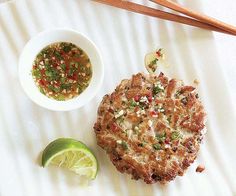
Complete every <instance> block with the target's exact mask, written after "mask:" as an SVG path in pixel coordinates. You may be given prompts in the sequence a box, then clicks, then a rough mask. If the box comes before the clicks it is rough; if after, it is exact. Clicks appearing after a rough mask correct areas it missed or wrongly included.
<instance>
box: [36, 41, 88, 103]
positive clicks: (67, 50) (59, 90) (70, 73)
mask: <svg viewBox="0 0 236 196" xmlns="http://www.w3.org/2000/svg"><path fill="white" fill-rule="evenodd" d="M32 76H33V79H34V81H35V83H36V85H37V86H38V88H39V90H40V92H41V93H43V94H45V95H46V96H48V97H49V98H53V99H55V100H58V101H64V100H67V99H72V98H74V97H77V96H78V95H79V94H81V93H82V92H83V91H84V90H85V89H86V88H87V87H88V85H89V83H90V80H91V77H92V66H91V63H90V59H89V57H88V55H87V54H86V53H85V52H84V51H83V50H82V49H81V48H79V47H77V46H76V45H74V44H72V43H68V42H60V43H53V44H51V45H49V46H47V47H45V48H43V49H42V50H41V51H40V52H39V54H38V55H37V56H36V58H35V60H34V62H33V68H32Z"/></svg>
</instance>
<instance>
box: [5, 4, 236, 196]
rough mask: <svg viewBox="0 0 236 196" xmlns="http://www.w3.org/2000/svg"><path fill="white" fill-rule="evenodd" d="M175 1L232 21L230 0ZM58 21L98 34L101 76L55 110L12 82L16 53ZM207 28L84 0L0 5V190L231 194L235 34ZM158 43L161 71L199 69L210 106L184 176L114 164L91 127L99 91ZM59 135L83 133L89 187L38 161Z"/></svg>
mask: <svg viewBox="0 0 236 196" xmlns="http://www.w3.org/2000/svg"><path fill="white" fill-rule="evenodd" d="M182 2H183V3H184V4H186V5H187V6H189V7H192V8H193V9H195V10H199V11H201V10H203V11H204V12H205V13H207V14H209V15H211V16H215V17H216V18H219V19H222V20H224V21H225V22H229V23H231V24H235V25H236V5H235V4H236V3H235V1H233V0H232V1H230V0H225V1H220V0H201V1H199V0H182ZM91 10H92V11H91ZM64 26H66V27H70V28H74V29H75V30H78V31H81V32H82V33H84V34H86V35H88V36H89V37H90V38H91V39H92V40H93V41H94V42H95V43H96V45H97V46H98V48H99V49H100V50H101V53H102V56H103V58H104V63H105V75H106V77H105V80H104V83H103V88H101V89H100V90H99V93H98V95H97V96H96V97H95V99H93V100H92V101H91V102H90V103H89V104H88V105H86V106H85V107H83V108H81V109H79V110H76V111H72V112H67V113H65V112H64V113H59V112H51V111H48V110H45V109H43V108H41V107H39V106H37V105H35V104H33V103H32V102H31V101H30V100H29V99H28V98H27V96H26V95H25V94H24V93H23V91H22V89H21V87H20V85H19V82H18V75H17V63H18V56H19V54H20V52H21V51H22V48H23V47H24V45H25V44H26V42H27V41H28V40H29V39H30V38H31V37H32V36H34V35H36V34H37V33H38V32H40V31H42V30H45V29H48V28H50V27H64ZM133 35H135V36H133ZM214 36H215V37H214V38H213V36H212V34H211V33H209V32H207V31H202V30H199V29H195V28H191V27H183V26H182V25H179V24H174V23H171V22H164V21H160V20H156V19H153V18H150V17H143V16H140V15H137V14H132V13H128V12H125V11H121V10H117V9H114V8H110V7H107V6H102V5H98V4H94V3H91V2H90V0H37V1H36V0H16V1H15V2H12V3H10V4H6V3H3V4H2V5H0V51H1V53H0V89H1V91H0V155H1V161H0V196H15V195H17V196H42V195H43V196H54V195H55V196H64V195H70V196H74V195H75V196H76V195H82V196H84V195H101V196H112V195H119V196H120V195H122V196H123V195H127V196H130V195H131V196H136V195H137V196H143V195H145V196H146V195H147V196H153V195H164V196H165V195H171V196H176V195H181V196H185V195H186V196H187V195H188V196H189V195H191V196H198V195H201V196H205V195H206V196H222V195H223V196H231V195H235V194H236V181H235V176H236V170H235V165H236V154H235V141H236V139H235V138H236V125H235V122H236V115H235V114H236V113H235V112H236V110H235V101H233V100H235V99H236V91H235V89H236V88H235V84H236V79H235V74H236V73H235V72H236V71H235V69H234V66H235V64H236V59H235V51H236V38H235V37H232V36H228V35H221V34H218V33H215V34H214ZM157 45H160V46H163V47H164V48H166V50H167V53H168V59H169V61H170V63H171V67H170V68H169V69H167V70H165V71H166V73H167V74H168V75H170V76H176V77H178V78H181V79H183V80H184V81H185V82H186V83H190V82H192V80H193V79H195V78H198V79H200V86H199V91H200V95H201V98H202V100H203V103H204V105H205V108H206V110H207V112H208V122H207V129H208V132H207V135H206V139H205V140H204V144H203V145H202V148H201V151H200V154H199V156H198V158H197V160H196V161H195V163H194V164H193V165H192V166H191V167H190V168H189V170H188V171H187V172H186V174H185V176H184V177H181V178H180V177H178V178H177V179H176V180H175V181H173V182H171V183H169V184H168V185H167V186H166V187H162V186H160V185H159V184H155V185H145V184H144V183H143V182H141V181H138V182H136V181H133V180H130V177H129V176H127V175H122V174H120V173H118V172H117V171H116V170H115V168H114V166H112V164H111V163H110V161H109V160H108V158H107V156H106V155H105V153H104V152H103V151H102V150H101V149H100V148H98V146H97V145H96V140H95V136H94V133H93V130H92V127H93V124H94V122H95V120H96V112H95V111H96V109H97V107H98V104H99V102H100V101H101V98H102V96H103V95H104V94H105V93H108V92H111V91H112V90H113V89H114V87H115V86H116V85H117V84H118V83H119V82H120V80H121V79H123V78H128V77H130V75H131V74H132V73H136V72H138V71H143V70H144V68H143V65H142V62H143V56H144V54H145V53H146V52H147V51H150V50H153V49H154V48H155V47H157ZM58 137H73V138H77V139H79V140H82V141H84V142H85V143H86V144H87V145H88V146H89V147H90V148H91V149H92V150H93V151H94V153H95V154H96V156H97V157H98V161H99V164H100V170H99V173H98V177H97V179H96V180H95V181H94V182H93V183H92V184H91V185H90V186H89V187H86V188H82V187H80V186H78V184H77V181H76V179H77V178H76V176H75V175H73V174H70V173H66V175H64V174H65V173H63V172H61V170H57V169H53V168H45V169H43V168H41V167H40V166H39V153H40V151H41V150H42V149H43V148H44V147H45V146H46V145H47V144H48V143H49V142H50V141H52V140H53V139H55V138H58ZM198 164H204V165H205V166H206V170H205V172H203V173H202V174H196V172H195V168H196V166H197V165H198Z"/></svg>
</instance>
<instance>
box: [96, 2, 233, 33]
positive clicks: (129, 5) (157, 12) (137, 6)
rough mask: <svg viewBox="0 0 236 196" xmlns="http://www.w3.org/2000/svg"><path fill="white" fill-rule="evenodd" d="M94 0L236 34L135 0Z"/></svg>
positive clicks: (153, 15)
mask: <svg viewBox="0 0 236 196" xmlns="http://www.w3.org/2000/svg"><path fill="white" fill-rule="evenodd" d="M94 1H96V2H99V3H103V4H106V5H110V6H114V7H118V8H121V9H125V10H128V11H132V12H136V13H139V14H144V15H148V16H152V17H156V18H160V19H165V20H169V21H173V22H178V23H182V24H186V25H190V26H194V27H200V28H203V29H207V30H212V31H217V32H221V33H225V34H230V35H235V34H233V33H231V32H228V31H225V30H222V29H220V28H217V27H215V26H212V25H209V24H206V23H204V22H201V21H198V20H194V19H191V18H188V17H185V16H180V15H176V14H172V13H168V12H164V11H161V10H157V9H154V8H150V7H146V6H143V5H140V4H137V3H133V2H129V1H121V0H94Z"/></svg>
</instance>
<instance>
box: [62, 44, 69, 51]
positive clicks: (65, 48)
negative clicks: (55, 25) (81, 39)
mask: <svg viewBox="0 0 236 196" xmlns="http://www.w3.org/2000/svg"><path fill="white" fill-rule="evenodd" d="M63 50H64V52H69V51H70V50H71V46H68V45H66V46H64V48H63Z"/></svg>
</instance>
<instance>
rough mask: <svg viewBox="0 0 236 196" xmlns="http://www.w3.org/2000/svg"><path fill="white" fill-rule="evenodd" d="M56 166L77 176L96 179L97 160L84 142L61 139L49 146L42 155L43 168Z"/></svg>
mask: <svg viewBox="0 0 236 196" xmlns="http://www.w3.org/2000/svg"><path fill="white" fill-rule="evenodd" d="M48 165H55V166H58V167H63V168H67V169H69V170H70V171H73V172H75V173H76V174H79V175H83V176H86V177H87V178H88V179H95V178H96V175H97V170H98V163H97V159H96V157H95V156H94V154H93V153H92V152H91V150H90V149H89V148H88V147H87V146H86V145H85V144H83V143H82V142H80V141H77V140H74V139H71V138H59V139H56V140H54V141H53V142H51V143H50V144H48V145H47V147H46V148H45V150H44V151H43V155H42V166H43V167H46V166H48Z"/></svg>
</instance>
